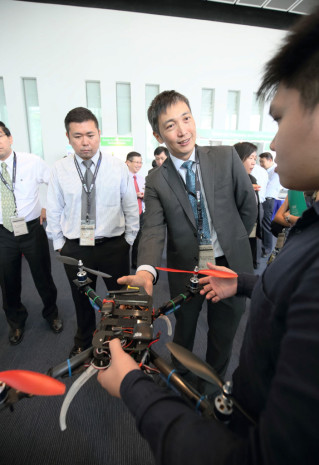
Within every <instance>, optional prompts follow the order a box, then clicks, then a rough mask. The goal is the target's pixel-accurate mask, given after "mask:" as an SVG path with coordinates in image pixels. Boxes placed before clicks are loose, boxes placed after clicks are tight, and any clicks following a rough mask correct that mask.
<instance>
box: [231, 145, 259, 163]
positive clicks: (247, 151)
mask: <svg viewBox="0 0 319 465" xmlns="http://www.w3.org/2000/svg"><path fill="white" fill-rule="evenodd" d="M234 148H235V149H236V152H237V153H238V155H239V158H240V159H241V161H242V162H243V163H244V161H245V160H247V158H248V157H250V155H251V154H252V153H254V152H256V151H257V145H255V144H253V143H251V142H237V144H235V145H234Z"/></svg>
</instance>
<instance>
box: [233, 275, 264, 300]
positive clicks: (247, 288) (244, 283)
mask: <svg viewBox="0 0 319 465" xmlns="http://www.w3.org/2000/svg"><path fill="white" fill-rule="evenodd" d="M258 279H259V276H258V275H254V274H250V273H239V274H238V283H237V295H238V296H243V297H249V298H251V294H252V292H253V289H254V287H255V284H256V282H257V281H258Z"/></svg>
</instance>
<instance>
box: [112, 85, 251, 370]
mask: <svg viewBox="0 0 319 465" xmlns="http://www.w3.org/2000/svg"><path fill="white" fill-rule="evenodd" d="M148 119H149V122H150V124H151V126H152V129H153V134H154V136H155V138H156V139H157V141H158V142H159V143H160V144H163V143H165V144H166V146H167V148H168V150H169V153H170V157H169V158H167V160H165V162H164V163H163V165H162V166H161V167H160V168H158V169H157V170H154V171H152V172H151V173H150V175H149V176H148V177H147V179H146V186H145V216H144V225H143V230H142V236H141V240H140V244H139V251H138V268H137V272H136V275H135V276H124V277H122V278H120V279H119V280H118V282H119V283H121V284H124V283H127V284H131V285H140V286H144V288H145V289H146V291H147V292H148V293H150V294H151V293H152V291H153V282H154V281H156V276H157V275H156V270H155V269H154V268H153V267H155V266H160V265H161V259H162V252H163V248H164V241H165V233H166V230H167V265H168V266H169V267H172V268H179V269H182V270H193V269H194V267H195V266H196V265H198V264H199V262H201V263H204V266H200V268H206V267H207V266H206V262H207V261H210V262H212V261H213V260H214V259H215V262H216V264H217V265H223V266H228V267H229V268H231V269H233V270H234V271H236V272H239V271H247V272H253V268H252V256H251V251H250V246H249V240H248V236H249V233H250V231H251V230H252V228H253V226H254V224H255V221H256V217H257V208H256V200H255V194H254V191H253V188H252V185H251V182H250V180H249V177H248V176H247V173H246V171H245V169H244V167H243V165H242V163H241V161H240V159H239V157H238V155H237V153H236V151H235V149H234V148H232V147H225V146H224V147H198V146H196V145H195V142H196V125H195V121H194V119H193V116H192V113H191V109H190V105H189V102H188V100H187V98H186V97H184V96H183V95H181V94H179V93H177V92H175V91H164V92H162V93H161V94H159V95H158V96H157V97H155V99H154V100H153V102H152V103H151V106H150V108H149V110H148ZM185 162H188V163H185ZM168 279H169V286H170V292H171V295H172V297H174V296H176V295H178V294H180V293H181V292H183V291H184V290H185V285H186V283H187V282H188V280H189V275H186V274H182V273H169V275H168ZM203 301H204V297H203V296H200V295H197V296H196V297H195V298H193V299H192V300H191V301H189V302H188V303H185V304H183V306H182V307H181V309H180V310H177V311H176V312H175V317H176V326H175V333H174V342H176V343H178V344H180V345H182V346H184V347H186V348H188V349H189V350H192V349H193V343H194V338H195V332H196V325H197V320H198V316H199V312H200V310H201V308H202V304H203ZM244 309H245V301H244V299H243V298H238V297H232V298H230V299H226V300H223V301H221V302H219V303H218V304H215V305H212V304H211V303H209V302H208V312H207V319H208V341H207V352H206V360H207V362H208V363H209V364H210V365H212V366H213V367H214V368H215V369H216V370H217V371H218V372H219V374H220V375H224V374H225V371H226V368H227V365H228V361H229V357H230V354H231V349H232V342H233V338H234V335H235V332H236V329H237V326H238V323H239V321H240V318H241V315H242V313H243V312H244Z"/></svg>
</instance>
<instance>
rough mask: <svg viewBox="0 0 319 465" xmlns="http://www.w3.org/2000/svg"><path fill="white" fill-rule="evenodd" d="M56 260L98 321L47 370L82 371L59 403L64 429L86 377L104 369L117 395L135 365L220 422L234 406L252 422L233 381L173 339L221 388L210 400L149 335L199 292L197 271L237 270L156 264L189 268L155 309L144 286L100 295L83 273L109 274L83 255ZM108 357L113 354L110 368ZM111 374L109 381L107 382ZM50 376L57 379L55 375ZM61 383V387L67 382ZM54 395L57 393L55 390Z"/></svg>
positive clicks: (184, 359) (185, 359) (191, 364)
mask: <svg viewBox="0 0 319 465" xmlns="http://www.w3.org/2000/svg"><path fill="white" fill-rule="evenodd" d="M58 259H59V260H60V261H62V262H63V263H66V264H68V265H72V266H77V267H78V268H79V270H78V272H77V275H76V276H77V278H76V279H75V280H74V284H75V285H76V286H77V288H78V290H79V292H84V293H85V294H86V295H87V297H88V298H89V300H90V302H91V304H92V307H93V308H94V309H95V310H96V311H98V312H99V313H100V315H101V318H100V322H99V324H98V326H97V329H96V331H95V333H94V335H93V340H92V347H90V348H89V349H87V350H85V351H84V352H82V353H81V354H79V355H77V356H75V357H73V358H71V359H69V360H67V361H66V362H63V363H61V364H60V365H58V366H56V367H54V368H51V369H50V370H49V372H48V374H49V375H50V376H51V377H52V378H57V377H61V376H67V375H68V376H73V375H74V374H77V373H78V372H79V368H80V370H81V371H82V374H81V375H80V376H79V377H78V378H77V380H76V381H75V382H74V383H73V385H72V386H71V388H70V389H69V392H68V394H67V395H66V397H65V400H64V402H63V405H62V409H61V414H60V426H61V429H62V430H64V429H66V414H67V411H68V408H69V405H70V403H71V401H72V399H73V398H74V396H75V395H76V393H77V392H78V390H79V389H80V388H81V386H83V384H84V383H85V382H86V381H87V380H89V379H90V378H91V377H92V376H93V375H95V374H96V373H97V372H99V371H100V372H101V371H102V373H100V374H99V381H100V382H101V383H102V385H103V386H105V387H106V388H107V389H109V390H110V392H111V393H112V394H113V395H117V396H119V387H120V384H121V381H122V380H123V378H124V376H125V375H126V374H127V373H128V372H129V371H131V370H134V369H136V368H140V369H142V370H144V371H145V372H146V373H147V374H152V373H159V374H160V375H161V376H163V377H164V378H165V379H166V381H167V385H168V386H174V388H175V389H177V390H178V391H179V392H180V393H181V394H182V395H183V397H184V398H185V399H186V400H188V401H189V403H190V404H192V405H193V406H195V407H196V409H197V410H199V411H200V412H201V413H202V414H203V415H205V416H207V417H212V416H213V417H215V418H219V419H221V420H222V421H229V418H230V415H231V413H232V408H233V406H235V407H237V408H238V409H239V410H240V411H241V412H242V413H243V414H244V415H245V416H246V417H247V418H248V419H249V420H250V421H251V422H254V420H253V419H252V418H250V417H249V415H248V414H247V413H246V412H245V411H244V410H243V409H242V408H241V407H240V406H239V405H238V403H237V402H236V400H235V399H234V398H233V397H232V396H231V383H229V382H226V383H224V381H223V380H222V379H221V378H220V377H219V376H218V375H217V373H215V371H214V370H213V369H212V367H210V366H209V365H208V364H207V363H205V362H203V361H202V360H200V359H199V358H198V357H196V356H195V355H194V354H192V353H191V352H189V351H188V350H186V349H184V348H183V347H180V346H178V345H177V344H174V343H172V342H171V343H168V344H166V346H167V348H168V349H169V351H170V352H171V353H172V354H173V355H174V356H175V358H176V359H178V360H179V361H180V362H181V363H182V364H183V365H184V366H185V367H186V368H188V369H189V370H190V371H192V372H193V373H195V374H196V375H197V376H199V377H200V378H202V379H205V380H206V381H208V382H210V383H213V384H216V385H217V386H219V387H220V389H221V395H219V396H217V397H216V399H215V403H214V405H212V404H211V403H210V402H209V401H208V400H207V399H206V398H205V397H203V396H202V395H201V394H200V393H199V392H197V391H196V389H194V387H193V386H191V385H190V384H189V383H187V382H186V381H185V380H183V378H182V376H180V375H179V374H178V373H176V371H175V369H174V368H173V367H172V366H171V365H170V364H169V363H167V362H166V361H165V360H164V359H163V358H161V357H159V356H158V354H156V352H155V351H154V350H153V349H152V347H151V346H152V344H154V343H155V342H157V341H158V339H159V335H156V336H155V337H154V336H153V322H154V320H155V319H156V318H159V317H163V318H164V319H165V320H166V322H167V324H168V333H169V334H170V331H171V328H170V322H169V319H168V318H167V316H166V315H167V314H169V313H171V312H174V311H176V310H177V309H179V308H180V307H181V306H182V304H183V302H185V301H188V300H190V299H192V298H193V297H194V296H195V295H196V294H198V293H199V292H200V290H201V286H200V284H199V276H198V275H199V274H203V275H208V276H216V277H220V278H225V279H229V278H235V277H236V276H237V275H236V274H235V273H233V272H231V271H230V270H227V269H221V268H220V267H217V268H216V269H209V270H199V269H198V268H197V267H196V268H195V270H194V271H182V270H172V269H169V268H158V269H159V270H164V271H169V272H171V271H172V272H180V273H190V274H192V276H191V277H190V280H189V284H188V285H187V287H186V290H185V291H184V292H183V293H181V294H179V295H178V296H176V297H175V298H173V299H171V300H169V301H168V302H167V303H165V304H164V305H162V306H161V307H160V308H158V309H157V310H155V309H153V307H152V298H151V296H149V295H148V294H146V292H145V290H144V289H143V288H130V286H128V287H127V288H125V289H122V290H117V291H108V294H107V296H106V298H105V299H101V298H100V297H99V296H98V295H96V293H95V291H94V290H93V289H92V288H91V287H90V283H91V280H90V279H89V277H88V276H87V273H86V272H87V271H88V272H90V273H92V274H96V275H100V276H103V277H109V275H107V274H105V273H102V272H99V271H95V270H91V269H89V268H86V267H84V266H83V263H82V261H81V260H80V261H78V260H76V259H74V258H70V257H63V256H59V257H58ZM114 339H116V340H114ZM125 352H126V353H125ZM112 356H113V357H114V358H113V360H112V366H111V367H110V364H111V358H112ZM109 367H110V368H109ZM38 376H39V374H38ZM42 376H43V375H42ZM52 378H51V379H52ZM49 379H50V378H49ZM111 379H112V381H110V380H111ZM52 381H55V382H57V381H56V380H53V379H52ZM36 383H39V384H42V383H43V380H40V378H37V380H36ZM110 383H111V384H112V383H113V385H112V386H111V384H110ZM62 386H63V389H65V386H64V385H62ZM20 389H21V390H22V391H23V390H24V392H29V391H27V390H26V384H25V383H23V385H20ZM61 389H62V388H61ZM63 392H64V391H63ZM30 393H32V394H34V393H36V392H34V391H32V392H31V391H30ZM59 393H62V392H59ZM54 394H55V392H53V395H54ZM17 400H19V399H17ZM0 402H1V401H0Z"/></svg>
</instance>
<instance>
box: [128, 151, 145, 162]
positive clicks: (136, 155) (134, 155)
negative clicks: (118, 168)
mask: <svg viewBox="0 0 319 465" xmlns="http://www.w3.org/2000/svg"><path fill="white" fill-rule="evenodd" d="M134 157H141V158H142V155H141V154H140V153H138V152H130V153H128V154H127V155H126V161H133V158H134Z"/></svg>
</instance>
